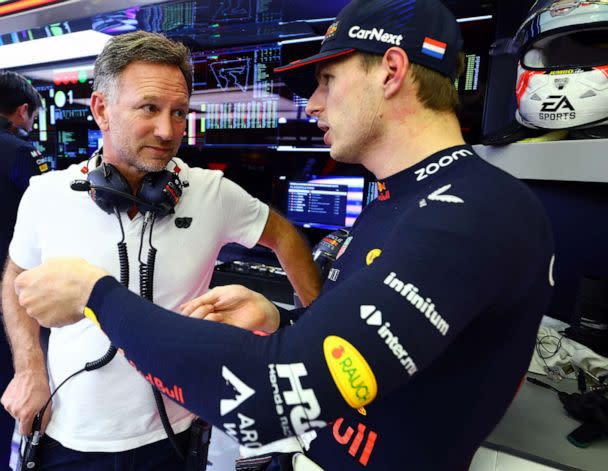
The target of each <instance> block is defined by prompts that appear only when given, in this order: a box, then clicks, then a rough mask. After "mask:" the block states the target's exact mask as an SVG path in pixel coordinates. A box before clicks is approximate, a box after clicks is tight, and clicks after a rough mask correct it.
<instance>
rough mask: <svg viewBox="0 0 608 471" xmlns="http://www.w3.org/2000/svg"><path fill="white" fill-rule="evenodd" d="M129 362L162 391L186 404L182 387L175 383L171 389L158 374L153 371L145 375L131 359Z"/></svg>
mask: <svg viewBox="0 0 608 471" xmlns="http://www.w3.org/2000/svg"><path fill="white" fill-rule="evenodd" d="M129 363H130V364H131V366H133V367H134V368H135V369H136V370H137V372H138V373H140V374H141V375H142V376H143V377H144V378H146V380H147V381H148V383H150V384H151V385H152V386H154V387H155V388H157V389H158V390H159V391H160V392H161V393H163V394H164V395H166V396H167V397H169V398H171V399H173V400H174V401H177V402H179V403H180V404H186V401H185V400H184V390H183V389H182V388H181V387H179V386H178V385H176V384H174V385H173V387H172V388H171V389H169V387H167V386H165V383H164V382H163V380H162V379H160V378H158V377H157V376H154V375H153V374H152V373H148V374H147V375H144V374H143V373H142V372H141V371H139V369H138V368H137V365H136V364H135V363H133V362H132V361H131V360H129Z"/></svg>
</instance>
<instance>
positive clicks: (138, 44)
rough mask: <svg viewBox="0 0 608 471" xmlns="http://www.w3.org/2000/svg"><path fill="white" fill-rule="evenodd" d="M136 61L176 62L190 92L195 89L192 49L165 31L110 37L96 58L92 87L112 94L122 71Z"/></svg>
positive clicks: (108, 94)
mask: <svg viewBox="0 0 608 471" xmlns="http://www.w3.org/2000/svg"><path fill="white" fill-rule="evenodd" d="M133 62H146V63H149V64H163V65H173V66H176V67H179V69H180V70H181V72H182V74H183V75H184V79H185V80H186V85H187V87H188V94H189V95H190V94H191V93H192V65H191V63H190V51H189V50H188V48H187V47H186V46H184V45H183V44H182V43H179V42H176V41H173V40H171V39H169V38H167V37H166V36H163V35H162V34H157V33H149V32H146V31H135V32H133V33H127V34H121V35H118V36H114V37H113V38H111V39H110V40H109V41H108V42H107V43H106V45H105V47H104V48H103V51H101V54H99V56H97V60H96V61H95V71H94V76H95V80H94V82H93V90H95V91H99V92H101V93H103V94H104V95H107V96H108V97H109V98H112V97H113V93H114V92H115V91H116V88H117V86H118V85H119V80H120V74H121V73H122V72H123V71H124V70H125V69H126V68H127V67H128V66H129V64H131V63H133Z"/></svg>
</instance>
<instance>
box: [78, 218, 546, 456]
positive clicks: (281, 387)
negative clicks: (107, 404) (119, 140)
mask: <svg viewBox="0 0 608 471" xmlns="http://www.w3.org/2000/svg"><path fill="white" fill-rule="evenodd" d="M455 238H456V240H455ZM508 257H509V255H507V254H506V252H505V251H504V250H501V249H500V248H499V247H498V246H497V245H492V244H491V243H490V242H487V241H483V240H481V238H473V237H468V236H467V237H459V236H455V235H454V234H452V233H449V231H441V230H434V231H432V233H429V231H427V230H416V229H415V228H410V229H409V230H408V232H407V234H406V235H405V236H404V235H403V233H401V235H400V236H399V238H397V237H396V238H395V240H394V241H392V242H388V243H387V244H386V245H385V250H384V252H383V254H382V256H381V257H379V258H378V259H376V261H375V262H374V263H373V264H372V265H371V266H369V267H367V268H363V269H361V270H360V271H359V272H357V273H355V274H353V275H352V276H351V277H350V278H348V279H346V280H345V281H343V282H342V283H341V284H339V285H338V286H336V287H335V288H334V289H332V290H330V291H328V292H327V293H325V294H324V295H322V296H321V297H320V298H319V299H317V300H316V301H315V303H313V304H312V306H311V307H309V308H308V309H307V310H306V311H305V314H304V315H303V316H301V317H300V318H299V320H298V322H297V323H295V324H294V325H293V326H289V327H284V328H281V329H279V330H278V331H277V332H276V333H275V334H273V335H271V336H268V337H258V336H256V335H254V334H252V333H250V332H248V331H245V330H241V329H238V328H235V327H232V326H228V325H223V324H216V323H212V322H208V321H201V320H196V319H191V318H187V317H181V316H179V315H177V314H174V313H172V312H170V311H167V310H165V309H162V308H160V307H158V306H155V305H153V304H152V303H149V302H147V301H145V300H143V299H141V298H139V297H138V296H137V295H135V294H134V293H132V292H130V291H128V290H127V289H125V288H124V287H122V286H121V285H120V284H119V283H118V282H117V281H116V280H114V279H113V278H110V277H105V278H102V279H101V280H100V281H98V283H97V284H96V286H95V288H94V290H93V292H92V294H91V297H90V299H89V303H88V308H90V309H91V310H92V312H93V313H94V315H95V316H96V317H97V320H98V321H99V323H100V326H101V328H102V329H103V330H104V332H105V333H106V334H107V335H108V336H109V338H110V339H111V341H112V343H113V344H114V345H115V346H116V347H118V348H122V349H123V350H124V353H125V355H126V356H127V358H128V359H129V360H130V361H131V362H132V364H133V365H134V366H135V367H136V368H138V369H139V371H140V372H141V373H142V374H143V375H144V376H145V377H146V378H147V379H148V380H149V381H150V382H151V383H152V384H154V385H156V386H157V387H158V388H159V389H160V390H161V391H162V392H164V393H165V394H166V395H168V396H169V397H171V398H173V399H175V400H176V401H177V402H179V403H181V404H183V405H184V406H185V407H186V408H188V409H190V410H191V411H193V412H194V413H196V414H197V415H199V416H201V417H203V418H205V419H206V420H208V421H209V422H211V423H212V424H214V425H216V426H219V427H221V428H222V429H224V430H225V431H227V432H228V433H230V434H231V435H232V436H234V437H235V438H237V439H238V440H239V441H240V442H241V444H244V445H252V444H253V443H254V442H255V443H254V445H253V446H256V445H261V444H265V443H269V442H272V441H275V440H278V439H281V438H284V437H287V436H291V435H292V434H296V435H301V434H304V433H306V432H309V431H311V430H314V429H317V428H321V427H324V426H325V425H327V423H328V422H331V421H333V420H334V419H336V418H338V417H340V416H342V415H343V414H344V413H345V412H346V411H347V410H348V409H349V408H355V409H360V408H364V407H367V408H368V409H369V410H371V409H372V408H373V407H374V403H376V402H377V401H382V398H383V397H385V396H387V395H389V394H391V393H393V392H395V391H396V390H398V389H399V388H403V387H405V386H407V383H408V381H410V379H411V378H412V377H414V376H415V375H416V374H419V373H420V372H421V371H423V370H424V369H425V368H428V367H429V365H431V364H432V363H433V361H434V360H435V359H436V358H437V357H438V356H439V355H441V354H442V352H444V351H445V350H446V348H448V346H449V345H450V344H451V343H452V342H454V341H455V339H456V338H457V337H458V335H459V332H461V331H462V330H463V329H464V328H466V326H467V325H468V324H469V323H470V322H471V320H472V319H474V318H475V317H476V316H477V315H478V314H479V312H480V311H482V310H484V309H486V308H487V307H488V306H490V305H492V303H494V302H496V301H497V299H498V297H499V295H498V294H497V293H499V292H504V291H505V289H507V290H508V287H507V288H505V283H507V282H508V279H513V278H514V277H513V273H512V272H510V271H509V270H507V266H508V264H509V261H508ZM547 263H548V257H547ZM501 267H504V268H505V270H503V271H502V273H501ZM530 269H533V268H530ZM521 289H526V287H521ZM510 295H513V293H512V292H511V293H510Z"/></svg>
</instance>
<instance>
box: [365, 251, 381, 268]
mask: <svg viewBox="0 0 608 471" xmlns="http://www.w3.org/2000/svg"><path fill="white" fill-rule="evenodd" d="M380 255H382V250H380V249H374V250H370V251H369V253H368V254H367V257H365V263H367V266H368V267H369V266H370V265H371V264H372V263H374V260H376V259H377V258H378V257H379V256H380Z"/></svg>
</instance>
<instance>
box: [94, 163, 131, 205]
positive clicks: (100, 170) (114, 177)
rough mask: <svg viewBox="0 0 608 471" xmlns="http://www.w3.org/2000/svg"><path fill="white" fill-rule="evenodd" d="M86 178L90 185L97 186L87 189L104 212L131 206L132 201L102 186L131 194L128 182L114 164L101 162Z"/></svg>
mask: <svg viewBox="0 0 608 471" xmlns="http://www.w3.org/2000/svg"><path fill="white" fill-rule="evenodd" d="M87 180H88V181H89V182H90V183H91V185H94V186H96V187H97V188H92V189H91V190H90V191H89V195H90V196H91V199H92V200H93V201H94V202H95V204H97V206H99V207H100V208H101V209H102V210H103V211H105V212H106V213H108V214H113V213H114V208H116V209H118V211H126V210H128V209H129V208H130V207H131V206H133V202H132V201H130V200H128V199H126V198H123V197H121V196H120V195H117V194H116V193H111V192H110V191H104V188H110V189H113V190H116V191H119V192H121V193H127V194H129V195H130V194H131V187H130V186H129V182H127V180H126V179H125V177H123V176H122V174H121V173H120V172H119V171H118V169H117V168H116V167H114V165H112V164H107V163H105V162H102V163H101V165H100V166H99V167H97V168H96V169H94V170H91V171H90V172H89V173H88V174H87Z"/></svg>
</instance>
